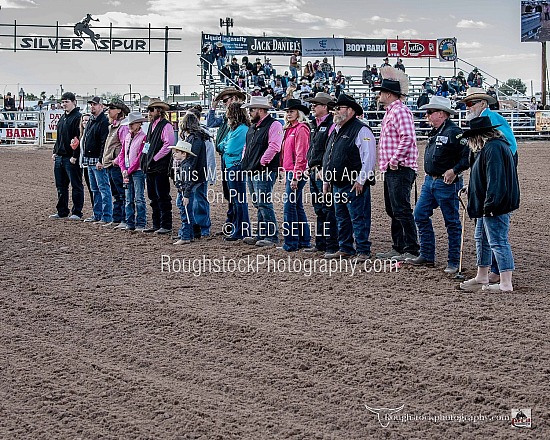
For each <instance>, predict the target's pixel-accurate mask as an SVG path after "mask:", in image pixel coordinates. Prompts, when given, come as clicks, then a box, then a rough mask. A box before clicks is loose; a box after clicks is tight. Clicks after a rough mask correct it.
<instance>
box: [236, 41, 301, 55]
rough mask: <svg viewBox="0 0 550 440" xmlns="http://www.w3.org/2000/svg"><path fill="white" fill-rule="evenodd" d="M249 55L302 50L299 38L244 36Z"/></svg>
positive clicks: (288, 53)
mask: <svg viewBox="0 0 550 440" xmlns="http://www.w3.org/2000/svg"><path fill="white" fill-rule="evenodd" d="M246 40H247V46H248V53H249V54H250V55H292V54H293V53H294V51H295V50H299V51H301V50H302V43H301V41H300V38H291V37H246Z"/></svg>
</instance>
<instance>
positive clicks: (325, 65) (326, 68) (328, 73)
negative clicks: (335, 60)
mask: <svg viewBox="0 0 550 440" xmlns="http://www.w3.org/2000/svg"><path fill="white" fill-rule="evenodd" d="M321 70H322V72H323V73H324V74H325V80H327V81H329V80H330V78H331V77H332V65H331V64H330V63H329V62H328V58H326V57H325V58H323V62H322V63H321Z"/></svg>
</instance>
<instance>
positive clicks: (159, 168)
mask: <svg viewBox="0 0 550 440" xmlns="http://www.w3.org/2000/svg"><path fill="white" fill-rule="evenodd" d="M166 124H169V122H168V121H167V120H166V119H164V118H163V119H161V120H160V121H159V122H158V124H157V126H156V127H155V129H154V130H151V129H152V127H153V123H151V124H149V129H148V130H147V138H146V142H148V143H149V151H148V152H147V154H142V155H141V162H140V164H141V169H142V170H143V172H144V173H166V174H168V173H169V171H170V157H171V155H170V154H167V155H166V156H164V157H161V158H160V159H159V160H158V161H155V160H154V159H153V158H154V157H155V155H156V154H157V153H158V152H159V151H160V149H161V148H162V145H163V142H162V139H161V137H160V136H161V134H162V130H164V126H165V125H166Z"/></svg>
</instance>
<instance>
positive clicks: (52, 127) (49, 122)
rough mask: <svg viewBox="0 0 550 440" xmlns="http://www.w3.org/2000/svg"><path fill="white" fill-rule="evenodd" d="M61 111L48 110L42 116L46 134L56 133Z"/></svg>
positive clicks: (61, 114)
mask: <svg viewBox="0 0 550 440" xmlns="http://www.w3.org/2000/svg"><path fill="white" fill-rule="evenodd" d="M63 113H64V111H63V110H48V111H47V112H45V114H44V124H45V125H46V133H56V132H57V123H58V122H59V119H60V118H61V116H63Z"/></svg>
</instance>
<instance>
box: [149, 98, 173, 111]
mask: <svg viewBox="0 0 550 440" xmlns="http://www.w3.org/2000/svg"><path fill="white" fill-rule="evenodd" d="M155 107H158V108H161V109H163V110H169V109H170V106H169V105H168V104H166V103H165V102H163V101H161V100H160V99H158V98H151V99H149V104H147V108H148V109H149V108H155Z"/></svg>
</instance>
